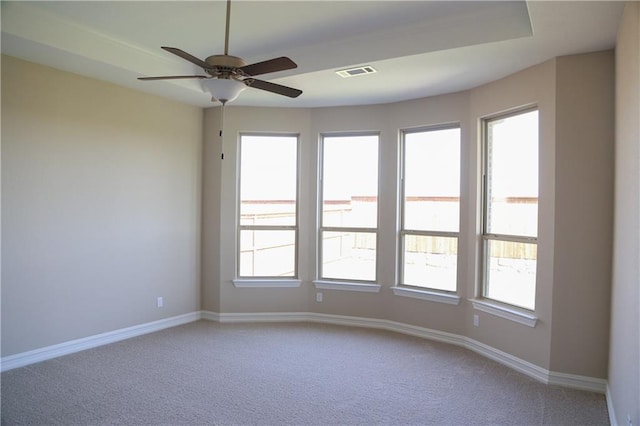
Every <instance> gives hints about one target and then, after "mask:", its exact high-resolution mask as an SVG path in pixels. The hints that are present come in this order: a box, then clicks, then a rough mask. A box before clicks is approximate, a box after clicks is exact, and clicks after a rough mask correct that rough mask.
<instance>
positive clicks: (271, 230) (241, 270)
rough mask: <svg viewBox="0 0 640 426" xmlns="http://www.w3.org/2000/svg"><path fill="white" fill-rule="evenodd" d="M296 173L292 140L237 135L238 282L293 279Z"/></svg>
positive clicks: (295, 142)
mask: <svg viewBox="0 0 640 426" xmlns="http://www.w3.org/2000/svg"><path fill="white" fill-rule="evenodd" d="M297 174H298V137H297V136H295V135H294V136H291V135H252V134H243V135H240V183H239V185H240V190H239V193H240V197H239V199H240V206H239V209H238V211H239V221H238V223H239V225H240V226H239V229H238V250H239V255H238V276H239V277H240V278H249V277H252V278H253V277H260V278H273V277H290V278H294V277H297V266H296V265H297V261H296V258H297V249H296V248H297V241H298V228H297V224H298V220H297V216H298V207H297V199H298V197H297V194H298V178H297Z"/></svg>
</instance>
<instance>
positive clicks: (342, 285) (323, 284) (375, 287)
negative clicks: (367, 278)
mask: <svg viewBox="0 0 640 426" xmlns="http://www.w3.org/2000/svg"><path fill="white" fill-rule="evenodd" d="M313 285H314V286H315V287H316V288H317V289H319V290H344V291H361V292H366V293H380V288H381V287H382V286H381V285H379V284H368V283H349V282H344V281H322V280H315V281H313Z"/></svg>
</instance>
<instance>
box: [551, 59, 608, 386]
mask: <svg viewBox="0 0 640 426" xmlns="http://www.w3.org/2000/svg"><path fill="white" fill-rule="evenodd" d="M613 68H614V60H613V52H612V51H605V52H599V53H592V54H589V55H575V56H565V57H561V58H558V59H557V69H556V185H555V190H556V209H555V222H556V225H555V239H554V243H553V245H554V250H555V263H554V277H553V282H554V285H553V325H552V338H551V368H550V369H551V370H553V371H561V372H564V373H573V374H582V375H586V376H590V377H607V369H606V366H607V361H608V346H609V345H608V343H609V314H610V313H609V305H610V294H611V246H612V230H613V209H612V206H613V166H614V158H613V157H614V72H613ZM576 353H580V354H585V353H588V354H589V356H588V357H583V356H581V357H576Z"/></svg>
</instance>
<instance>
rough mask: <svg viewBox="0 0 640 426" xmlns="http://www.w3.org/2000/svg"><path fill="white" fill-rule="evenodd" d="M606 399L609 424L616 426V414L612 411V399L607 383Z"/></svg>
mask: <svg viewBox="0 0 640 426" xmlns="http://www.w3.org/2000/svg"><path fill="white" fill-rule="evenodd" d="M605 396H606V397H607V411H609V423H610V424H611V426H618V420H617V419H616V412H615V410H614V409H613V397H612V396H611V389H610V388H609V384H608V383H607V392H606V393H605Z"/></svg>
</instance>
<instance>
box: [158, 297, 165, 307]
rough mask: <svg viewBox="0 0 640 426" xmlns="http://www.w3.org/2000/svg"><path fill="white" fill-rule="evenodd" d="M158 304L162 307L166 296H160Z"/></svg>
mask: <svg viewBox="0 0 640 426" xmlns="http://www.w3.org/2000/svg"><path fill="white" fill-rule="evenodd" d="M156 306H158V308H162V307H163V306H164V298H163V297H162V296H160V297H158V300H156Z"/></svg>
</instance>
